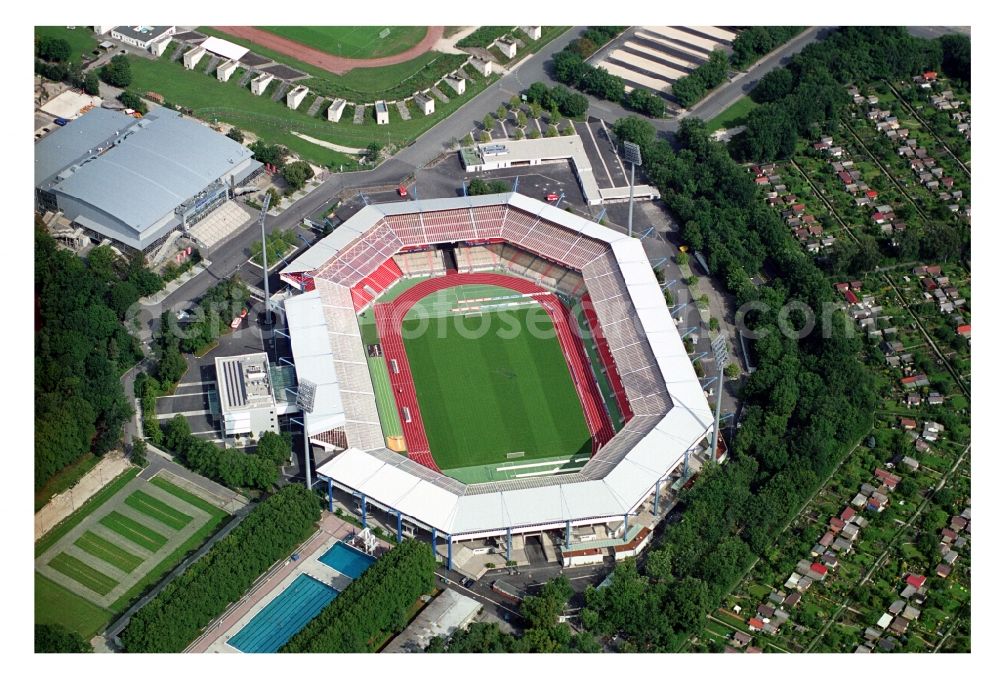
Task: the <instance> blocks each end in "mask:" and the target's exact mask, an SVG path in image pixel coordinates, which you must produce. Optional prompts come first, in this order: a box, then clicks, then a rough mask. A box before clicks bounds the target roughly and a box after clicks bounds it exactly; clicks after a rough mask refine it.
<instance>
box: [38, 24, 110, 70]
mask: <svg viewBox="0 0 1000 676" xmlns="http://www.w3.org/2000/svg"><path fill="white" fill-rule="evenodd" d="M43 35H44V36H48V37H52V38H61V39H63V40H65V41H66V42H68V43H69V46H70V55H69V61H70V63H80V61H81V60H82V59H81V57H82V55H84V54H86V55H87V56H92V55H91V53H90V52H91V51H93V50H95V49H97V38H96V37H95V36H94V31H92V30H90V29H89V28H86V27H84V26H77V27H76V28H74V29H73V30H70V29H68V28H66V26H35V37H36V38H38V37H41V36H43Z"/></svg>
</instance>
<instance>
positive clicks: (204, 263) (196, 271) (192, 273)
mask: <svg viewBox="0 0 1000 676" xmlns="http://www.w3.org/2000/svg"><path fill="white" fill-rule="evenodd" d="M211 264H212V261H210V260H208V259H207V258H203V259H202V260H201V262H199V263H198V264H197V265H195V266H194V267H193V268H191V269H190V270H188V271H187V272H185V273H184V274H182V275H181V276H180V277H178V278H177V279H175V280H174V281H172V282H170V283H168V284H167V285H166V286H165V287H163V289H162V290H161V291H158V292H156V293H154V294H153V295H152V296H146V297H145V298H140V299H139V304H140V305H145V306H146V307H152V306H154V305H159V304H160V303H162V302H163V301H164V300H165V299H166V298H167V297H169V296H170V294H172V293H173V292H174V291H176V290H177V289H179V288H181V287H182V286H184V285H185V284H187V283H188V282H190V281H191V280H192V279H194V278H195V277H197V276H198V275H200V274H201V273H202V272H204V271H205V270H207V269H208V267H209V266H210V265H211Z"/></svg>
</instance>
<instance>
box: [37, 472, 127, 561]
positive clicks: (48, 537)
mask: <svg viewBox="0 0 1000 676" xmlns="http://www.w3.org/2000/svg"><path fill="white" fill-rule="evenodd" d="M141 471H142V470H141V469H139V468H138V467H133V468H131V469H129V470H126V471H125V472H123V473H122V474H121V475H120V476H118V477H116V478H115V479H113V480H112V481H111V482H110V483H108V485H106V486H105V487H104V488H102V489H101V490H99V491H97V493H95V494H94V495H93V497H91V498H90V500H88V501H87V502H85V503H84V504H83V506H82V507H80V508H79V509H77V510H76V511H75V512H73V513H72V514H70V515H69V516H68V517H66V518H65V519H63V520H62V521H60V522H59V524H58V525H57V526H55V527H54V528H52V529H51V530H50V531H49V532H48V533H46V534H45V535H43V536H42V537H41V538H39V539H38V541H37V542H36V543H35V557H36V558H37V557H39V556H41V555H42V554H44V553H45V551H46V550H48V549H49V547H51V546H52V545H54V544H55V543H57V542H58V541H59V540H60V539H62V537H63V536H64V535H66V533H68V532H70V531H71V530H73V529H74V528H76V527H77V525H79V524H80V523H81V522H82V521H83V520H84V519H86V518H87V517H88V516H90V515H91V514H92V513H93V512H94V510H95V509H97V508H98V507H100V506H101V505H103V504H104V503H105V502H107V501H108V500H110V499H111V497H112V496H114V495H115V494H116V493H117V492H118V491H120V490H121V489H122V488H124V487H125V486H127V485H128V483H129V482H130V481H132V479H134V478H135V477H136V476H138V474H139V472H141Z"/></svg>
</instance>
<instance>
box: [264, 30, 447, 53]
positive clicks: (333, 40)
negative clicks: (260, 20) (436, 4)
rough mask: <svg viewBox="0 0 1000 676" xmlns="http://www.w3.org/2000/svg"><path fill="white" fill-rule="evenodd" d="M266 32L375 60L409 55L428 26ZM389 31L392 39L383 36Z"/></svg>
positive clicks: (329, 51)
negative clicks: (381, 34)
mask: <svg viewBox="0 0 1000 676" xmlns="http://www.w3.org/2000/svg"><path fill="white" fill-rule="evenodd" d="M261 28H262V29H263V30H266V31H267V32H269V33H274V34H275V35H280V36H281V37H283V38H287V39H289V40H294V41H295V42H298V43H301V44H303V45H308V46H309V47H312V48H314V49H318V50H320V51H322V52H326V53H327V54H333V55H334V56H346V57H348V58H351V59H373V58H377V57H380V56H392V55H393V54H399V53H400V52H405V51H406V50H407V49H409V48H410V47H413V46H414V45H416V44H417V43H418V42H420V41H421V40H423V39H424V36H425V35H427V27H426V26H261ZM387 28H388V29H389V35H387V36H386V37H385V38H380V37H379V33H381V32H382V31H383V30H385V29H387Z"/></svg>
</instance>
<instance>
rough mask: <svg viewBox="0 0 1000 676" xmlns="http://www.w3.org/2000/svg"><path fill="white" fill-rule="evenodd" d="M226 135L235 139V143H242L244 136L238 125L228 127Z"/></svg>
mask: <svg viewBox="0 0 1000 676" xmlns="http://www.w3.org/2000/svg"><path fill="white" fill-rule="evenodd" d="M226 136H227V137H229V138H231V139H232V140H234V141H236V142H237V143H243V140H244V136H243V132H242V131H241V130H240V128H239V127H230V128H229V131H227V132H226Z"/></svg>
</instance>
